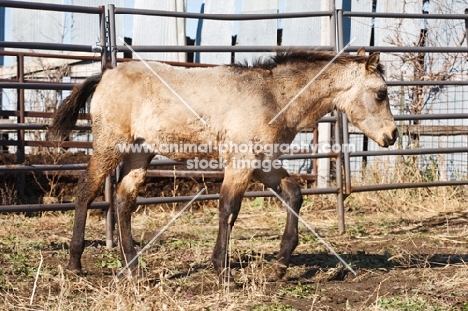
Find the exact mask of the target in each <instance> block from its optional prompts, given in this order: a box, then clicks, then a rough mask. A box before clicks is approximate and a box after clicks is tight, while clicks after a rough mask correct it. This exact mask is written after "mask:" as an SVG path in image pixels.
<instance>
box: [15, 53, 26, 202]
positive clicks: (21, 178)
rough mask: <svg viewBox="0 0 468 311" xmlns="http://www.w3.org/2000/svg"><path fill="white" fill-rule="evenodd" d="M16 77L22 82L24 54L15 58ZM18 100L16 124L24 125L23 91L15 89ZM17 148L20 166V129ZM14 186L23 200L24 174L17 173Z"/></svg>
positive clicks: (21, 154)
mask: <svg viewBox="0 0 468 311" xmlns="http://www.w3.org/2000/svg"><path fill="white" fill-rule="evenodd" d="M16 60H17V63H16V64H17V76H18V82H20V83H22V82H24V54H22V53H19V54H18V56H17V58H16ZM17 94H18V99H17V106H16V110H18V117H17V122H18V124H24V123H25V122H24V89H20V88H19V89H17ZM17 135H18V139H17V143H18V144H17V147H16V163H18V164H21V163H24V161H25V150H24V130H23V129H20V130H18V131H17ZM16 185H17V189H18V195H19V197H20V198H24V190H25V186H26V181H25V174H24V173H18V175H17V180H16Z"/></svg>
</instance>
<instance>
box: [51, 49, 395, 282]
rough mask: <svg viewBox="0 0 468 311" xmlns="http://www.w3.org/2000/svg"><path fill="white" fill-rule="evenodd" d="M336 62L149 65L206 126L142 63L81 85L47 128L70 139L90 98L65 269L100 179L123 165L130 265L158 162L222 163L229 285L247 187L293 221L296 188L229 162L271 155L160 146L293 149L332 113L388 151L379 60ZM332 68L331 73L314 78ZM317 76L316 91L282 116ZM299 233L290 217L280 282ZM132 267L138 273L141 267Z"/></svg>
mask: <svg viewBox="0 0 468 311" xmlns="http://www.w3.org/2000/svg"><path fill="white" fill-rule="evenodd" d="M335 56H336V54H333V53H323V52H312V51H292V52H288V53H283V54H278V55H277V56H275V57H272V58H271V59H267V60H265V61H263V62H259V63H257V64H255V65H254V66H251V67H248V66H242V65H235V66H218V67H212V68H191V69H185V68H176V67H172V66H169V65H165V64H162V63H158V62H151V63H149V64H150V66H151V68H152V70H154V71H155V72H156V73H157V74H158V75H159V76H160V77H162V79H163V80H165V81H166V82H167V83H168V84H169V85H170V86H171V87H172V89H173V90H174V91H175V92H176V93H177V94H178V95H179V96H180V97H181V98H183V99H184V100H185V101H186V102H187V103H188V104H189V105H190V107H191V108H192V109H193V110H194V111H195V112H196V113H197V114H198V115H199V116H200V117H201V118H203V121H205V122H206V123H203V122H201V120H200V119H199V118H198V117H197V116H196V115H195V114H194V113H193V112H191V111H190V110H189V109H187V107H186V106H185V105H184V104H183V103H182V102H181V101H180V100H179V99H178V98H177V97H176V96H175V95H174V93H173V92H171V91H170V90H169V88H168V87H167V86H165V85H164V84H163V83H162V82H161V80H160V79H159V78H157V77H156V75H155V74H154V73H153V72H152V70H149V68H147V67H146V66H145V64H144V63H142V62H131V63H124V64H121V65H119V66H118V67H116V68H114V69H109V70H106V71H105V72H104V73H103V74H102V75H97V76H93V77H90V78H88V79H86V80H85V81H84V82H83V83H82V84H79V85H77V86H76V87H75V88H74V89H73V91H72V93H71V94H70V96H69V97H68V98H66V99H65V100H64V101H63V103H62V104H61V105H60V106H59V108H58V110H57V113H56V116H55V119H54V121H53V124H52V126H51V128H50V130H51V132H52V133H53V134H56V135H59V136H60V137H64V136H66V135H67V134H68V133H69V131H70V130H71V129H72V128H73V126H74V125H75V123H76V120H77V118H78V114H79V111H80V109H83V108H84V107H85V103H86V101H87V100H88V98H89V97H90V96H91V95H92V94H93V93H94V95H93V97H92V101H91V115H92V131H93V139H94V143H93V145H94V151H93V155H92V156H91V159H90V161H89V164H88V167H87V170H86V172H85V173H84V175H83V176H82V177H81V180H80V182H79V185H78V193H77V201H76V210H75V221H74V226H73V236H72V239H71V243H70V261H69V264H68V269H71V270H81V255H82V253H83V249H84V231H85V223H86V216H87V209H88V207H89V205H90V204H91V202H92V201H93V200H94V198H95V197H96V195H97V194H98V192H99V191H100V189H101V186H102V184H103V182H104V179H105V177H106V176H107V175H108V174H109V173H110V172H111V171H112V170H113V169H115V168H116V167H117V165H118V164H119V163H121V162H122V163H123V169H122V174H121V175H122V176H121V179H120V180H119V181H118V185H117V190H116V197H115V200H114V203H115V211H116V216H117V217H116V218H117V228H118V230H120V232H119V237H120V247H121V251H122V256H123V262H124V264H126V263H127V262H129V261H130V260H131V259H132V258H133V257H134V256H135V255H136V252H135V249H134V247H133V244H132V234H131V212H132V208H133V206H134V203H135V200H136V197H137V193H138V187H139V186H140V184H141V183H142V182H143V181H144V178H145V174H146V170H147V167H148V164H149V163H150V161H151V159H152V158H153V157H154V155H155V154H161V155H163V156H166V157H169V158H171V159H175V160H187V159H191V158H194V157H198V158H201V159H218V158H221V159H222V160H223V161H224V163H225V165H226V167H225V177H224V181H223V184H222V186H221V190H220V199H219V230H218V236H217V240H216V244H215V247H214V251H213V256H212V260H213V264H214V268H215V270H216V273H217V274H218V275H219V277H220V281H221V282H224V281H226V280H229V279H230V278H231V276H230V273H229V271H228V269H226V268H227V267H228V263H227V261H226V249H227V243H228V241H229V234H230V231H231V228H232V226H233V225H234V222H235V221H236V218H237V215H238V213H239V210H240V206H241V200H242V198H243V194H244V192H245V191H246V188H247V185H248V183H249V181H250V180H251V179H256V180H259V181H261V182H262V183H264V184H265V185H266V186H267V187H269V188H272V189H273V190H275V191H276V192H277V193H279V195H280V196H281V197H282V198H283V199H284V201H285V202H286V203H287V204H288V205H289V206H291V207H292V208H293V209H294V211H296V212H297V213H298V212H299V210H300V207H301V204H302V196H301V192H300V187H299V185H298V183H297V182H296V181H295V180H294V179H292V178H291V177H290V176H289V174H288V172H287V171H286V170H285V169H283V168H281V167H279V168H278V167H276V168H271V169H270V170H264V169H261V168H260V169H259V168H252V167H237V166H235V165H234V163H235V162H234V160H235V159H243V160H246V161H255V160H259V161H273V160H274V159H276V158H277V157H278V156H280V155H281V152H280V151H278V150H276V151H273V152H269V153H266V152H240V151H239V150H228V151H226V152H220V151H219V150H213V151H212V152H209V153H208V152H206V151H203V152H201V151H200V150H192V151H190V152H186V151H184V150H178V151H174V150H166V151H161V150H163V148H159V147H161V146H162V145H163V144H174V143H175V144H180V143H191V144H206V143H207V142H211V143H214V144H237V145H240V144H248V143H255V144H259V145H264V146H266V145H268V144H290V143H291V142H292V140H293V139H294V137H295V135H296V134H297V133H298V132H299V131H301V129H304V128H305V127H310V126H313V125H314V124H315V123H316V122H317V121H318V120H319V119H320V118H321V117H323V116H324V115H325V114H327V113H329V112H331V111H333V110H334V109H337V110H339V111H341V112H344V113H346V114H347V116H348V118H349V120H350V122H351V123H352V124H354V125H355V126H357V127H358V128H359V129H361V130H362V131H363V132H364V134H366V135H367V136H369V137H370V138H372V139H373V140H375V141H376V142H377V143H378V144H379V145H380V146H385V147H386V146H389V145H392V144H393V143H394V142H395V140H396V137H397V128H396V125H395V123H394V119H393V116H392V113H391V111H390V107H389V101H388V96H387V85H386V83H385V80H384V78H383V69H382V66H381V65H380V64H379V53H374V54H372V55H370V56H369V57H366V56H365V55H364V53H363V51H362V50H361V51H360V52H359V53H358V55H356V56H351V55H340V56H338V57H337V58H336V59H334V60H333V58H334V57H335ZM332 60H333V62H331V61H332ZM330 62H331V63H330ZM329 63H330V64H329ZM328 64H329V67H328V68H326V70H324V71H323V73H321V74H320V75H318V76H317V77H316V75H317V74H318V73H319V72H320V70H321V69H322V68H323V67H324V66H326V65H328ZM314 78H316V79H315V80H314V81H313V83H312V84H310V86H308V87H307V88H306V89H304V90H303V92H302V93H301V94H300V96H298V97H297V98H296V99H295V100H294V102H292V103H291V104H290V105H289V106H288V107H287V109H284V111H283V112H282V113H280V114H279V115H278V113H279V112H280V111H281V110H282V109H283V108H284V107H285V105H286V104H287V103H288V102H290V101H291V99H293V98H294V97H295V96H296V94H298V92H300V91H301V89H303V88H304V86H306V85H307V84H308V83H309V82H310V81H311V80H312V79H314ZM275 117H276V119H274V118H275ZM273 119H274V121H272V120H273ZM271 121H272V122H271ZM122 144H124V145H125V144H127V145H129V144H140V145H145V146H151V147H152V148H153V149H151V150H149V151H148V150H146V151H145V152H141V150H140V152H128V151H126V152H125V151H122V150H121V149H119V148H117V146H121V145H122ZM297 225H298V219H297V218H296V217H295V216H294V215H293V214H292V213H290V212H288V213H287V221H286V227H285V230H284V234H283V236H282V238H281V246H280V251H279V253H278V255H277V264H275V267H276V271H277V275H278V277H282V276H283V275H284V273H285V272H286V268H287V267H288V265H289V262H290V257H291V253H292V252H293V250H294V249H295V247H296V246H297V243H298V231H297ZM130 268H131V270H130V271H132V272H133V273H137V269H136V268H137V261H134V262H133V263H132V265H130Z"/></svg>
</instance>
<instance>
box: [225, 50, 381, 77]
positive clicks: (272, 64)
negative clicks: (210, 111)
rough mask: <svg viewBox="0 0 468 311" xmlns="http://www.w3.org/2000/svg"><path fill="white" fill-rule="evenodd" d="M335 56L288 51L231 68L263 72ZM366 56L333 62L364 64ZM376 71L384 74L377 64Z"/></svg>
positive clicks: (333, 54) (348, 56)
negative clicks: (280, 66)
mask: <svg viewBox="0 0 468 311" xmlns="http://www.w3.org/2000/svg"><path fill="white" fill-rule="evenodd" d="M335 56H336V53H332V52H323V51H312V50H311V51H307V50H290V51H286V52H277V53H276V55H274V56H270V57H265V56H261V57H259V58H257V59H254V60H253V62H252V65H249V64H248V62H247V61H243V62H239V63H236V64H233V65H232V66H234V67H237V68H246V69H248V68H252V69H254V68H259V69H265V70H272V69H273V68H276V67H277V66H278V65H284V64H288V63H296V64H297V63H320V62H330V61H332V60H333V58H334V57H335ZM367 59H368V58H367V56H356V55H349V54H341V55H340V56H338V57H337V58H336V59H335V60H334V62H335V63H338V64H344V65H345V64H348V63H355V62H357V63H361V64H363V63H365V62H366V61H367ZM377 71H378V72H380V73H381V74H384V66H383V65H382V64H379V65H378V67H377Z"/></svg>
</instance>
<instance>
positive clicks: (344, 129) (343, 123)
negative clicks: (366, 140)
mask: <svg viewBox="0 0 468 311" xmlns="http://www.w3.org/2000/svg"><path fill="white" fill-rule="evenodd" d="M334 13H335V16H336V17H335V18H336V23H335V25H336V34H337V35H336V45H335V47H336V51H337V52H339V51H341V49H342V48H343V47H344V42H343V10H341V9H339V10H334ZM335 116H336V124H335V144H338V145H340V146H341V148H340V152H339V155H338V157H337V158H336V183H337V187H338V197H337V200H338V232H339V234H343V233H344V232H345V217H344V200H345V199H346V195H345V193H343V192H344V191H346V194H349V192H351V185H350V177H349V171H350V170H349V153H348V152H346V151H345V152H344V153H343V148H342V147H343V144H348V143H349V139H348V118H347V117H346V114H344V113H341V112H336V114H335ZM342 136H343V139H342ZM343 167H344V172H345V174H344V175H345V176H344V179H345V186H346V190H344V187H343V172H342V169H343ZM348 190H349V191H348Z"/></svg>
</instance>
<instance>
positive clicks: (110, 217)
mask: <svg viewBox="0 0 468 311" xmlns="http://www.w3.org/2000/svg"><path fill="white" fill-rule="evenodd" d="M101 8H102V12H101V14H100V15H99V17H100V27H101V38H100V44H101V48H102V51H101V53H102V54H101V70H102V71H104V70H105V69H106V68H107V65H108V51H107V44H106V42H107V29H106V26H107V22H106V9H105V7H104V6H101ZM109 27H112V26H111V25H109ZM114 27H115V25H114ZM113 188H114V187H113V183H112V174H109V175H108V176H107V178H106V182H105V185H104V199H105V201H106V202H108V203H109V207H108V208H107V213H106V248H107V249H111V248H112V247H114V227H115V226H114V224H115V219H114V191H113V190H114V189H113Z"/></svg>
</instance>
